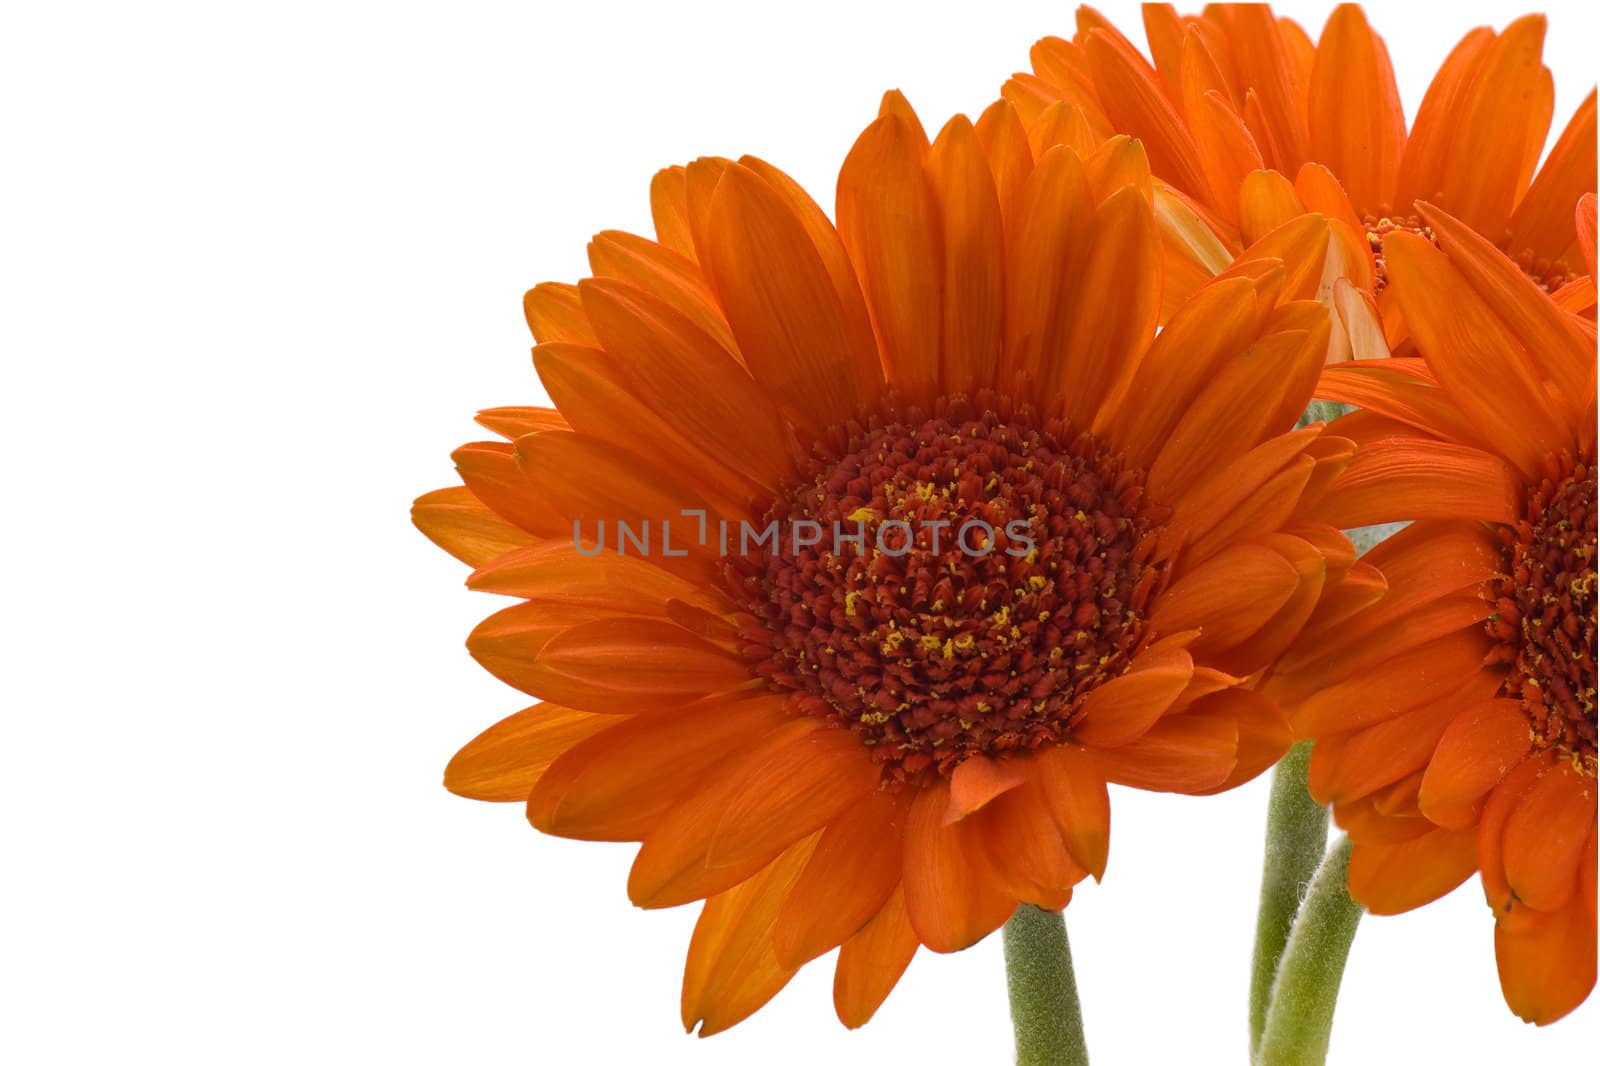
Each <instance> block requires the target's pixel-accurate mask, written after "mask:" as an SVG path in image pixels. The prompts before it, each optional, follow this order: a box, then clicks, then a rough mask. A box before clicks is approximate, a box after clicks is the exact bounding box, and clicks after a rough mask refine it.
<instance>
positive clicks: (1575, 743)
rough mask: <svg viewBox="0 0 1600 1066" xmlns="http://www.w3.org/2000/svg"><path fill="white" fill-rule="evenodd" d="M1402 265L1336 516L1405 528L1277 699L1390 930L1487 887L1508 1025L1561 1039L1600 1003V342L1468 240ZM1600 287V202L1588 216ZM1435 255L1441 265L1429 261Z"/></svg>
mask: <svg viewBox="0 0 1600 1066" xmlns="http://www.w3.org/2000/svg"><path fill="white" fill-rule="evenodd" d="M1420 211H1421V214H1422V217H1423V218H1424V220H1425V221H1426V222H1427V224H1428V226H1429V227H1430V228H1431V229H1432V231H1433V233H1434V235H1435V236H1434V238H1433V239H1432V240H1428V239H1424V238H1422V237H1418V236H1411V235H1408V236H1401V237H1396V238H1395V239H1393V241H1392V242H1391V244H1390V246H1389V250H1390V258H1391V270H1392V273H1391V277H1392V281H1393V285H1392V288H1393V290H1394V292H1395V296H1396V298H1397V300H1398V302H1399V306H1400V307H1401V309H1402V311H1403V314H1404V315H1405V318H1406V321H1407V323H1408V324H1409V326H1410V329H1411V333H1412V337H1413V340H1414V342H1415V350H1416V352H1417V354H1416V355H1414V356H1406V357H1401V358H1393V359H1383V360H1376V361H1370V362H1361V363H1347V364H1343V365H1340V366H1336V367H1330V368H1329V369H1328V370H1327V371H1325V373H1324V375H1323V379H1322V382H1321V385H1320V386H1319V394H1320V395H1322V396H1323V397H1325V398H1328V399H1333V400H1339V401H1343V402H1346V403H1351V404H1355V405H1357V406H1358V407H1359V408H1360V410H1357V411H1355V412H1354V413H1352V414H1349V415H1346V416H1344V417H1343V418H1340V419H1337V420H1336V421H1335V422H1334V423H1333V424H1332V426H1331V427H1330V429H1331V431H1334V432H1340V433H1342V434H1344V435H1346V436H1348V437H1349V438H1351V439H1354V440H1355V441H1356V442H1357V444H1358V447H1357V451H1356V456H1355V459H1354V460H1353V461H1352V462H1351V464H1350V466H1349V467H1348V468H1347V469H1346V470H1345V471H1344V472H1343V474H1342V475H1341V476H1340V478H1339V479H1338V480H1337V481H1336V482H1335V484H1334V486H1333V488H1332V489H1331V490H1330V491H1329V493H1328V494H1327V495H1326V496H1324V497H1323V499H1322V500H1321V501H1320V502H1319V506H1318V510H1317V514H1318V517H1319V518H1320V519H1322V520H1323V521H1328V522H1332V523H1333V524H1335V525H1339V526H1343V527H1352V526H1360V525H1367V524H1372V523H1377V522H1384V521H1391V520H1409V521H1411V523H1412V524H1411V525H1409V526H1407V527H1406V528H1405V529H1404V530H1402V531H1401V532H1399V533H1397V534H1396V535H1394V536H1393V537H1391V538H1389V539H1388V540H1386V541H1384V542H1382V543H1380V544H1379V545H1378V546H1377V547H1376V548H1374V549H1373V550H1372V551H1371V552H1369V553H1368V554H1367V555H1366V556H1365V557H1364V558H1363V559H1362V561H1361V562H1359V563H1357V564H1356V565H1355V567H1353V568H1352V570H1351V572H1350V575H1349V576H1348V578H1347V580H1346V581H1345V583H1344V584H1343V586H1342V590H1343V592H1342V594H1341V598H1342V599H1343V602H1342V604H1340V605H1339V606H1337V607H1332V606H1330V607H1329V609H1328V610H1327V613H1326V614H1325V615H1324V616H1323V617H1322V618H1320V619H1313V620H1312V622H1311V624H1310V625H1308V626H1307V628H1306V630H1305V631H1304V633H1303V634H1302V636H1301V639H1300V641H1299V643H1298V645H1297V646H1296V647H1295V648H1294V649H1292V650H1291V651H1290V652H1288V653H1287V654H1286V655H1285V656H1284V657H1283V658H1282V660H1281V661H1280V662H1279V664H1278V666H1277V672H1276V674H1275V676H1274V677H1273V679H1272V680H1271V682H1270V683H1269V684H1268V688H1269V689H1270V690H1271V691H1272V692H1273V693H1274V694H1275V695H1276V696H1277V697H1278V698H1280V699H1282V700H1283V701H1284V702H1285V703H1286V704H1287V705H1288V706H1289V707H1290V708H1291V720H1292V721H1293V723H1294V725H1295V728H1296V730H1297V731H1298V732H1299V733H1300V734H1301V735H1303V736H1306V737H1310V738H1313V739H1315V740H1316V747H1315V750H1314V751H1313V754H1312V759H1311V788H1312V793H1313V795H1315V796H1316V797H1317V798H1318V799H1320V800H1322V801H1324V802H1331V803H1332V804H1333V805H1334V814H1335V817H1336V818H1337V819H1338V821H1339V822H1340V824H1341V825H1343V826H1344V827H1345V829H1346V830H1347V831H1348V833H1349V834H1350V838H1351V841H1352V843H1353V845H1354V851H1353V853H1352V856H1351V861H1350V891H1351V893H1352V894H1353V895H1354V896H1355V897H1356V899H1357V900H1359V901H1360V902H1362V903H1364V904H1365V905H1366V906H1367V907H1368V908H1369V909H1371V910H1372V911H1374V912H1376V913H1380V914H1392V913H1397V912H1400V911H1404V910H1409V909H1411V908H1413V907H1417V906H1420V905H1422V904H1424V903H1427V902H1429V901H1431V900H1433V899H1435V898H1437V897H1439V896H1441V895H1443V894H1444V893H1446V892H1448V891H1450V890H1451V889H1453V888H1454V887H1456V886H1457V885H1459V884H1460V883H1461V882H1462V881H1464V880H1466V878H1467V877H1469V876H1470V875H1471V874H1472V873H1473V872H1474V871H1475V870H1476V871H1477V872H1478V873H1479V874H1480V876H1481V879H1482V882H1483V888H1484V892H1485V895H1486V897H1487V898H1488V901H1489V904H1490V906H1491V907H1492V908H1493V911H1494V915H1495V950H1496V955H1497V957H1498V960H1499V968H1500V979H1501V985H1502V988H1503V990H1504V992H1505V997H1506V1001H1507V1003H1508V1004H1509V1005H1510V1006H1511V1008H1512V1010H1514V1011H1515V1012H1516V1013H1517V1014H1518V1015H1520V1016H1521V1017H1523V1018H1525V1019H1527V1020H1529V1021H1533V1022H1538V1023H1541V1024H1543V1023H1546V1022H1550V1021H1554V1020H1555V1019H1557V1018H1560V1017H1562V1016H1563V1015H1565V1014H1567V1013H1568V1012H1569V1011H1571V1010H1572V1009H1574V1008H1575V1007H1576V1006H1577V1005H1578V1004H1579V1003H1581V1002H1582V1001H1583V1000H1584V999H1585V997H1587V996H1588V994H1589V991H1590V990H1591V989H1592V988H1593V986H1594V981H1595V935H1596V933H1595V931H1596V922H1595V864H1596V853H1595V847H1596V843H1595V834H1596V828H1595V821H1596V780H1595V774H1596V762H1595V688H1596V679H1595V615H1596V574H1595V558H1596V537H1595V530H1596V509H1595V333H1594V326H1593V324H1592V323H1591V322H1589V321H1587V320H1585V319H1583V318H1581V317H1579V316H1577V315H1575V314H1572V313H1571V312H1569V311H1566V310H1564V309H1563V308H1562V307H1561V306H1560V305H1559V304H1558V303H1557V302H1556V301H1555V300H1554V299H1553V298H1552V297H1551V296H1550V295H1549V294H1547V293H1546V292H1545V291H1544V289H1543V288H1541V287H1540V286H1539V285H1538V284H1537V283H1536V282H1535V281H1534V280H1532V279H1530V278H1529V277H1527V276H1526V274H1525V272H1524V271H1523V270H1522V269H1520V267H1519V266H1518V264H1517V263H1515V262H1514V261H1512V260H1511V259H1509V258H1507V257H1506V256H1504V255H1503V254H1501V253H1500V252H1499V251H1497V250H1496V249H1495V248H1494V247H1493V246H1492V245H1491V244H1490V243H1489V242H1488V241H1486V240H1484V239H1483V238H1482V237H1481V236H1479V235H1478V234H1476V233H1474V232H1473V230H1472V229H1471V227H1469V226H1467V225H1466V224H1465V222H1463V221H1462V220H1460V219H1457V218H1454V217H1453V216H1451V215H1448V214H1446V213H1445V212H1443V211H1442V210H1440V209H1438V208H1436V207H1433V206H1432V205H1429V204H1423V205H1421V206H1420ZM1578 223H1579V233H1580V240H1579V242H1578V243H1579V244H1580V245H1581V246H1582V247H1583V248H1584V249H1585V255H1586V257H1587V258H1588V259H1589V262H1588V263H1587V264H1586V265H1587V267H1588V269H1589V270H1590V271H1591V272H1592V271H1593V268H1594V264H1593V261H1592V260H1593V247H1594V238H1593V234H1594V197H1593V195H1590V196H1588V197H1586V198H1585V201H1584V202H1583V203H1582V204H1581V205H1580V206H1579V209H1578ZM1435 244H1437V245H1438V247H1437V248H1436V247H1435Z"/></svg>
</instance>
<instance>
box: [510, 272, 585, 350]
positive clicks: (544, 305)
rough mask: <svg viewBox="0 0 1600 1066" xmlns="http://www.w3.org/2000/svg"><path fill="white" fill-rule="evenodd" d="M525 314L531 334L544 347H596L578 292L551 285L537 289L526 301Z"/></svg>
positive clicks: (524, 300) (566, 286) (569, 287)
mask: <svg viewBox="0 0 1600 1066" xmlns="http://www.w3.org/2000/svg"><path fill="white" fill-rule="evenodd" d="M522 312H523V314H524V315H525V316H526V317H527V319H528V330H529V332H531V333H532V334H533V339H534V340H536V341H538V342H539V343H540V344H582V345H587V346H588V347H591V348H592V347H594V344H595V339H594V332H593V331H592V330H591V329H590V328H589V320H588V319H587V318H585V317H584V316H583V305H582V304H580V303H579V302H578V288H577V286H575V285H563V284H561V283H559V282H554V281H547V282H545V283H544V284H542V285H535V286H534V287H533V288H531V289H529V290H528V291H527V293H526V294H525V295H524V296H523V297H522Z"/></svg>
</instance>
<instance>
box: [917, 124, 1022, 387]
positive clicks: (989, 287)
mask: <svg viewBox="0 0 1600 1066" xmlns="http://www.w3.org/2000/svg"><path fill="white" fill-rule="evenodd" d="M928 176H929V178H930V179H931V181H932V182H933V189H934V193H935V196H936V198H937V200H938V204H939V223H940V227H939V228H940V232H941V233H942V234H943V238H944V255H943V262H944V283H943V292H944V317H943V342H942V344H943V353H944V355H943V364H942V369H941V378H942V384H943V387H944V389H945V390H946V391H949V392H967V393H971V392H974V391H976V390H977V389H979V388H981V387H984V386H987V385H990V384H992V383H993V382H992V381H991V380H990V379H991V376H992V374H993V372H994V367H995V365H996V363H997V362H998V361H999V358H1000V343H1001V339H1002V337H1003V330H1004V325H1005V324H1004V315H1005V233H1004V227H1003V224H1002V221H1001V215H1000V198H999V193H998V192H997V191H996V188H995V181H994V176H993V174H992V173H991V172H990V169H989V163H988V161H987V160H986V159H985V158H984V155H983V148H982V146H981V145H980V144H979V143H978V137H977V134H976V133H975V132H974V131H973V129H972V124H971V123H969V122H968V121H967V120H966V119H965V118H964V117H962V116H959V115H958V116H957V117H955V118H953V119H951V120H950V121H949V122H948V123H946V125H945V127H944V129H943V130H941V131H940V132H939V136H938V138H937V139H936V140H935V141H934V142H933V151H932V152H931V153H930V154H929V156H928Z"/></svg>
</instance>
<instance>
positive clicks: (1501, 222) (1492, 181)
mask: <svg viewBox="0 0 1600 1066" xmlns="http://www.w3.org/2000/svg"><path fill="white" fill-rule="evenodd" d="M1144 26H1145V34H1146V36H1147V38H1148V40H1149V43H1150V54H1151V55H1152V56H1153V57H1154V64H1153V65H1152V63H1151V62H1150V61H1148V60H1146V59H1145V58H1144V57H1143V56H1142V55H1141V54H1140V53H1139V52H1138V50H1137V49H1135V48H1134V47H1133V45H1132V44H1130V43H1129V42H1128V40H1127V39H1126V38H1124V37H1123V36H1122V34H1120V33H1119V32H1118V31H1117V30H1116V28H1115V27H1114V26H1112V25H1111V24H1110V23H1109V22H1107V21H1106V20H1105V19H1104V18H1103V17H1102V16H1101V15H1100V14H1098V13H1097V12H1095V11H1094V10H1093V9H1091V8H1087V7H1081V8H1079V9H1078V18H1077V33H1076V34H1075V35H1074V37H1073V39H1072V40H1071V41H1065V40H1062V39H1060V38H1056V37H1047V38H1045V39H1043V40H1041V41H1039V42H1038V43H1037V44H1036V45H1034V47H1033V52H1032V60H1033V73H1032V74H1018V75H1016V76H1015V77H1013V78H1012V79H1011V80H1010V81H1009V82H1007V84H1006V86H1005V89H1004V95H1005V97H1006V98H1007V99H1008V100H1010V101H1011V102H1012V103H1013V104H1015V105H1016V107H1017V109H1018V111H1019V113H1021V114H1022V115H1023V116H1024V117H1031V116H1033V115H1036V114H1039V113H1041V112H1042V111H1043V110H1044V109H1045V108H1047V107H1048V106H1050V105H1051V104H1052V103H1054V102H1056V101H1065V102H1066V103H1068V104H1069V105H1070V106H1072V107H1074V108H1075V109H1076V110H1077V111H1078V112H1080V113H1081V114H1082V116H1083V118H1084V120H1085V122H1086V123H1087V125H1088V126H1089V128H1090V129H1091V131H1092V132H1093V133H1094V134H1095V135H1097V136H1106V135H1109V134H1111V133H1127V134H1132V135H1134V136H1136V137H1138V138H1140V139H1141V140H1142V141H1143V142H1144V144H1145V147H1146V149H1147V151H1148V152H1149V154H1150V164H1151V169H1152V170H1153V172H1154V173H1155V175H1156V176H1157V177H1158V178H1160V179H1162V180H1164V181H1165V182H1167V183H1169V184H1170V185H1171V186H1172V188H1173V189H1174V190H1175V191H1176V193H1177V194H1179V195H1181V196H1182V197H1184V198H1185V199H1186V200H1187V202H1188V204H1189V206H1190V207H1192V208H1193V209H1194V211H1195V213H1196V214H1197V215H1198V216H1199V217H1201V218H1204V219H1205V220H1206V221H1207V222H1208V223H1209V224H1210V228H1211V230H1212V231H1213V232H1214V233H1215V234H1216V235H1217V237H1218V239H1219V240H1220V241H1221V242H1222V244H1223V245H1224V246H1226V247H1227V248H1229V249H1234V250H1236V249H1237V248H1238V247H1239V245H1240V242H1241V241H1243V242H1245V243H1248V242H1250V241H1253V240H1255V239H1257V238H1258V237H1259V236H1261V235H1262V234H1263V233H1265V232H1266V231H1267V230H1269V229H1271V228H1273V227H1275V226H1277V225H1279V224H1281V223H1282V222H1283V221H1284V220H1285V219H1287V218H1289V217H1292V216H1293V215H1296V214H1300V213H1302V212H1304V211H1307V210H1309V211H1315V212H1319V213H1321V214H1323V215H1325V216H1327V217H1328V218H1330V219H1333V220H1336V226H1335V231H1334V232H1335V236H1336V237H1337V238H1338V243H1337V245H1336V247H1339V248H1341V249H1343V250H1344V251H1345V252H1346V253H1347V255H1348V257H1349V260H1350V262H1349V263H1348V264H1347V267H1346V269H1345V271H1344V272H1345V273H1346V274H1347V275H1348V276H1349V278H1350V279H1351V280H1352V281H1353V282H1355V283H1356V285H1357V286H1358V287H1359V288H1363V289H1367V290H1370V291H1371V292H1372V293H1374V294H1375V295H1376V297H1377V302H1378V304H1379V306H1380V309H1381V310H1382V311H1383V312H1384V314H1383V317H1384V320H1385V327H1386V329H1387V330H1388V332H1389V333H1390V341H1391V344H1394V343H1398V340H1399V337H1400V336H1401V335H1402V334H1401V333H1400V330H1401V326H1400V323H1399V320H1398V318H1397V316H1395V315H1393V314H1392V313H1390V312H1391V310H1392V308H1391V306H1390V304H1391V301H1390V300H1389V299H1388V298H1387V297H1386V295H1385V294H1384V289H1385V287H1386V285H1387V270H1386V268H1385V260H1386V255H1385V252H1384V248H1385V241H1386V239H1387V236H1388V235H1389V234H1391V233H1397V232H1402V233H1404V232H1409V233H1420V234H1423V235H1424V236H1427V235H1428V229H1427V224H1426V221H1425V220H1424V219H1423V218H1422V216H1421V215H1420V214H1419V213H1418V212H1417V210H1416V207H1415V201H1417V200H1419V199H1426V200H1429V201H1431V202H1433V203H1434V204H1435V205H1436V206H1438V207H1439V208H1440V209H1443V210H1447V211H1449V212H1450V213H1451V214H1453V215H1454V216H1455V217H1456V218H1458V219H1460V220H1461V221H1462V222H1464V223H1466V224H1467V225H1469V226H1471V227H1472V228H1473V229H1474V230H1476V231H1477V232H1478V233H1479V234H1481V235H1482V236H1484V237H1485V238H1487V239H1488V240H1489V241H1491V242H1492V243H1493V244H1495V245H1496V246H1498V247H1499V248H1501V249H1502V250H1503V251H1505V252H1507V253H1508V254H1509V255H1511V256H1512V258H1514V259H1515V260H1516V262H1517V263H1518V265H1519V266H1520V267H1521V268H1522V270H1523V271H1524V272H1525V273H1526V274H1528V276H1529V277H1531V278H1533V279H1534V280H1535V282H1536V283H1537V284H1538V285H1539V286H1540V287H1541V288H1543V289H1545V290H1546V291H1550V292H1556V291H1558V290H1561V289H1563V288H1564V287H1566V286H1567V285H1568V284H1569V283H1570V282H1572V281H1573V280H1574V279H1575V278H1576V277H1577V275H1578V274H1580V273H1581V272H1582V266H1583V263H1582V257H1581V255H1580V253H1579V249H1578V246H1577V244H1576V243H1575V242H1574V240H1573V235H1572V225H1571V219H1572V208H1573V204H1574V203H1576V202H1577V200H1578V197H1579V196H1581V195H1582V194H1583V193H1585V192H1593V191H1594V189H1595V94H1594V93H1593V92H1591V93H1590V94H1589V96H1588V97H1587V99H1585V100H1584V102H1583V105H1582V106H1581V107H1579V109H1578V111H1577V113H1576V114H1575V115H1574V116H1573V118H1572V120H1571V121H1570V122H1569V123H1568V125H1567V128H1566V130H1565V131H1564V132H1563V133H1562V135H1561V137H1560V139H1559V140H1558V141H1557V142H1556V146H1555V148H1554V149H1553V150H1552V151H1551V153H1550V156H1549V158H1548V159H1547V160H1545V163H1544V166H1543V167H1539V166H1538V162H1539V157H1540V154H1541V153H1542V152H1543V149H1544V144H1545V137H1546V134H1547V133H1548V131H1549V128H1550V120H1551V113H1552V108H1553V106H1554V93H1553V89H1552V84H1551V78H1550V72H1549V70H1547V69H1546V68H1545V67H1544V66H1543V64H1542V63H1541V62H1540V52H1541V50H1542V47H1543V42H1544V33H1545V20H1544V18H1543V16H1539V15H1530V16H1528V17H1526V18H1522V19H1519V20H1517V21H1516V22H1513V23H1512V24H1511V25H1510V26H1509V27H1507V28H1506V29H1505V31H1504V32H1502V33H1498V34H1497V33H1495V32H1494V31H1493V30H1490V29H1488V28H1487V27H1483V28H1479V29H1476V30H1473V31H1472V32H1471V33H1469V34H1467V36H1466V37H1464V38H1463V39H1462V40H1461V43H1460V44H1458V45H1457V46H1456V48H1455V50H1454V51H1453V52H1452V53H1451V54H1450V56H1449V58H1448V59H1446V60H1445V62H1444V65H1443V66H1442V67H1441V68H1440V69H1439V72H1438V74H1437V75H1436V76H1435V78H1434V80H1433V84H1432V85H1431V86H1430V87H1429V89H1428V92H1427V94H1426V96H1425V97H1424V98H1423V101H1422V105H1421V107H1420V108H1418V110H1417V115H1416V121H1415V122H1414V123H1413V124H1412V127H1411V130H1410V131H1409V133H1408V132H1407V130H1406V123H1405V116H1404V114H1403V112H1402V111H1401V107H1400V95H1399V92H1398V90H1397V89H1396V87H1395V80H1394V72H1393V70H1392V69H1391V67H1390V64H1389V55H1388V52H1387V50H1386V49H1385V48H1384V44H1383V40H1382V38H1380V37H1379V36H1378V35H1377V34H1375V33H1373V32H1372V30H1371V28H1370V27H1369V26H1368V25H1367V20H1366V17H1365V16H1364V15H1363V14H1362V11H1361V8H1360V7H1358V6H1356V5H1354V4H1342V5H1340V6H1339V7H1337V8H1336V9H1335V10H1334V12H1333V14H1332V15H1331V16H1330V17H1329V19H1328V23H1327V26H1326V27H1324V29H1323V32H1322V38H1321V40H1320V41H1319V42H1316V43H1313V42H1312V40H1311V38H1310V37H1309V36H1308V35H1307V34H1306V32H1305V31H1304V30H1303V29H1301V28H1300V27H1299V26H1298V25H1296V24H1295V23H1294V22H1293V21H1292V20H1290V19H1286V18H1280V17H1277V16H1275V15H1274V14H1273V13H1272V9H1271V8H1270V7H1268V6H1267V5H1264V4H1211V5H1208V6H1207V7H1206V9H1205V13H1204V14H1203V15H1199V16H1180V15H1178V14H1177V12H1176V11H1175V10H1174V9H1173V8H1172V7H1171V6H1170V5H1167V4H1146V5H1144ZM1536 170H1537V175H1536V174H1535V171H1536ZM1283 175H1294V181H1293V183H1292V184H1291V182H1290V181H1289V180H1288V179H1287V178H1286V177H1284V176H1283ZM1195 246H1196V247H1198V244H1197V243H1196V245H1195ZM1202 258H1203V257H1202ZM1561 299H1562V300H1563V301H1564V302H1565V303H1566V304H1567V305H1568V306H1571V307H1572V308H1573V309H1574V310H1581V309H1583V307H1586V306H1592V304H1593V302H1594V291H1593V285H1592V284H1582V285H1578V286H1575V287H1573V288H1570V289H1567V291H1565V292H1563V293H1562V294H1561ZM1353 310H1354V309H1353V308H1348V307H1341V308H1340V311H1341V313H1342V314H1345V315H1346V316H1347V317H1348V315H1349V314H1350V313H1352V311H1353Z"/></svg>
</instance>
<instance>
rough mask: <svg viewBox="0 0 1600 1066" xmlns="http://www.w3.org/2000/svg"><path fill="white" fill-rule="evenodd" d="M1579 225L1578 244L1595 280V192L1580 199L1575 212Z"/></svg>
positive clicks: (1590, 277)
mask: <svg viewBox="0 0 1600 1066" xmlns="http://www.w3.org/2000/svg"><path fill="white" fill-rule="evenodd" d="M1574 214H1575V218H1576V222H1577V227H1578V244H1579V245H1580V246H1581V247H1582V249H1583V261H1584V264H1585V265H1586V266H1587V267H1588V268H1589V281H1590V283H1591V284H1593V282H1594V278H1595V275H1596V267H1595V194H1594V193H1592V192H1588V193H1584V194H1583V196H1581V197H1579V199H1578V207H1577V210H1576V211H1575V212H1574Z"/></svg>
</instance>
